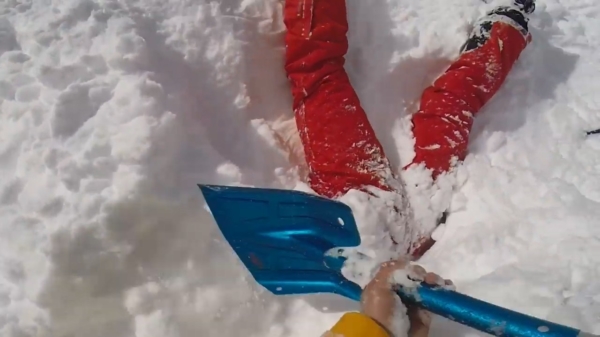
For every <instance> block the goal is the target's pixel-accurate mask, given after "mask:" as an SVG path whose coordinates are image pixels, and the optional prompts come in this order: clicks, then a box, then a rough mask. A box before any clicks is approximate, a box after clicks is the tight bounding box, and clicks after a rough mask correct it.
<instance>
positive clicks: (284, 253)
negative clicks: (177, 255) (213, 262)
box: [200, 185, 361, 299]
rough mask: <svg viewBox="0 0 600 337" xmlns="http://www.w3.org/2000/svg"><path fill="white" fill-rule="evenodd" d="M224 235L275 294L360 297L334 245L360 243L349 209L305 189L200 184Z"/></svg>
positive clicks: (256, 278)
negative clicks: (332, 254) (332, 251)
mask: <svg viewBox="0 0 600 337" xmlns="http://www.w3.org/2000/svg"><path fill="white" fill-rule="evenodd" d="M200 189H201V190H202V193H203V194H204V198H205V200H206V203H207V204H208V206H209V208H210V210H211V212H212V215H213V217H214V218H215V220H216V222H217V225H218V226H219V229H220V230H221V232H222V233H223V236H224V237H225V239H226V240H227V242H229V244H230V245H231V247H232V248H233V250H234V251H235V252H236V254H237V255H238V257H239V258H240V259H241V260H242V262H243V263H244V265H245V266H246V268H248V270H249V271H250V273H251V274H252V276H253V277H254V279H255V280H256V281H257V282H258V283H259V284H261V285H262V286H264V287H265V288H267V289H268V290H269V291H271V292H272V293H274V294H280V295H288V294H311V293H335V294H339V295H342V296H346V297H350V298H352V299H358V298H359V297H360V292H361V289H360V287H359V286H358V285H356V284H355V283H353V282H350V281H348V280H347V279H346V278H344V277H343V276H342V274H341V272H340V269H341V267H342V264H343V259H341V258H335V257H325V253H326V252H327V251H329V250H330V249H332V248H336V247H353V246H357V245H359V244H360V235H359V233H358V229H357V228H356V223H355V222H354V217H353V215H352V211H351V210H350V208H349V207H348V206H346V205H344V204H342V203H339V202H335V201H332V200H329V199H325V198H322V197H319V196H314V195H311V194H307V193H301V192H294V191H283V190H270V189H259V188H241V187H224V186H209V185H200Z"/></svg>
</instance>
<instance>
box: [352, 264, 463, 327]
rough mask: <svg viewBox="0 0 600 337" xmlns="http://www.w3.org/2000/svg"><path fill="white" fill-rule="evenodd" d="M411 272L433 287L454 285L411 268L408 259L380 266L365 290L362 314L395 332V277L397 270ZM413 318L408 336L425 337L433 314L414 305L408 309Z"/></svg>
mask: <svg viewBox="0 0 600 337" xmlns="http://www.w3.org/2000/svg"><path fill="white" fill-rule="evenodd" d="M402 269H408V271H409V272H410V274H411V275H414V276H415V278H416V279H417V280H420V281H421V280H422V281H424V282H426V283H428V284H431V285H436V284H437V285H451V284H452V282H451V281H449V280H444V279H442V278H441V277H440V276H438V275H436V274H434V273H427V271H425V269H423V267H421V266H416V265H409V263H408V261H407V260H404V259H401V260H397V261H390V262H386V263H384V264H382V265H381V267H380V269H379V270H378V272H377V274H376V275H375V277H374V278H373V280H371V282H370V283H369V284H367V286H366V287H365V289H364V290H363V293H362V297H361V310H362V313H363V314H365V315H367V316H369V317H371V318H372V319H373V320H375V321H376V322H378V323H379V324H380V325H382V326H383V327H384V328H386V329H387V330H388V331H392V320H393V319H394V309H395V308H396V299H397V296H398V295H397V294H396V292H395V291H394V283H393V281H392V275H393V274H394V272H395V271H397V270H402ZM407 314H408V317H409V319H410V330H409V332H408V336H409V337H426V336H427V335H428V334H429V326H430V325H431V314H430V313H429V312H427V311H425V310H421V309H419V308H417V307H415V306H408V313H407Z"/></svg>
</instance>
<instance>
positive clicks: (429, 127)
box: [412, 6, 533, 177]
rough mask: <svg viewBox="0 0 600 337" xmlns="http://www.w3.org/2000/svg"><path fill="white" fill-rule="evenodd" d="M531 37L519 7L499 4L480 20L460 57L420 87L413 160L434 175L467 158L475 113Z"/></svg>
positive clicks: (485, 101)
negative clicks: (425, 87)
mask: <svg viewBox="0 0 600 337" xmlns="http://www.w3.org/2000/svg"><path fill="white" fill-rule="evenodd" d="M530 9H531V8H530ZM531 11H533V9H531ZM530 41H531V36H530V34H529V32H528V19H527V17H526V14H525V13H524V12H523V11H522V10H521V8H519V7H517V6H515V7H499V8H497V9H495V10H494V11H492V12H490V13H489V14H488V15H486V16H485V17H484V18H482V19H481V20H480V21H479V22H478V24H477V26H476V27H475V29H474V31H473V33H472V34H471V36H470V37H469V40H468V41H467V42H466V43H465V45H464V46H463V49H462V52H461V55H460V58H459V59H458V60H457V61H456V62H454V63H453V64H452V65H451V66H450V68H449V69H448V70H447V71H446V72H445V73H444V74H443V75H442V76H440V77H439V78H438V79H437V80H436V81H435V82H434V83H433V85H432V86H430V87H429V88H427V89H425V91H424V92H423V95H422V97H421V105H420V110H419V111H418V112H417V113H416V114H415V115H414V116H413V118H412V122H413V134H414V136H415V153H416V156H415V158H414V160H413V163H416V164H421V163H422V164H424V165H425V167H427V168H429V169H431V170H432V172H433V176H434V177H436V176H438V175H439V174H441V173H444V172H448V171H449V170H450V169H451V168H452V167H453V166H454V164H455V163H457V162H459V161H462V160H463V159H464V158H465V156H466V154H467V145H468V141H469V133H470V131H471V126H472V124H473V117H474V116H475V115H476V114H477V113H478V112H479V110H480V109H481V108H482V107H483V105H485V104H486V103H487V102H488V101H489V100H490V99H491V98H492V96H494V94H496V92H497V91H498V90H499V89H500V86H501V85H502V84H503V83H504V80H505V79H506V76H507V75H508V73H509V71H510V69H511V68H512V67H513V65H514V63H515V62H516V61H517V59H518V58H519V55H520V54H521V52H522V51H523V50H524V49H525V47H526V46H527V44H528V43H529V42H530Z"/></svg>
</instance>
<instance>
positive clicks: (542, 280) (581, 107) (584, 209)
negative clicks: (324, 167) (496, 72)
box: [0, 0, 600, 337]
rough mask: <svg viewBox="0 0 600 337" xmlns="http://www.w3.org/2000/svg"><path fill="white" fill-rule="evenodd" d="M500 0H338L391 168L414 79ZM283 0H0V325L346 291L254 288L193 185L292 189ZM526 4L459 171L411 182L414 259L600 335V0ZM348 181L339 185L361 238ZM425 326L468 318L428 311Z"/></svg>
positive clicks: (405, 142) (316, 325)
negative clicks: (445, 213)
mask: <svg viewBox="0 0 600 337" xmlns="http://www.w3.org/2000/svg"><path fill="white" fill-rule="evenodd" d="M501 2H506V1H495V2H493V3H490V4H485V3H483V2H482V1H481V0H419V1H413V0H347V3H348V12H349V13H348V15H349V21H350V32H349V37H350V50H349V53H348V56H347V70H348V72H349V74H350V77H351V80H352V82H353V84H354V85H355V88H356V90H357V91H358V93H359V96H360V97H361V100H362V103H363V105H364V107H365V109H366V110H367V111H368V113H369V117H370V119H371V121H372V123H373V125H374V128H375V129H376V131H377V133H378V135H379V137H380V140H381V141H382V143H383V145H384V147H385V149H386V152H387V154H388V156H389V157H390V159H391V160H392V162H393V163H394V165H395V167H397V168H398V169H399V168H400V167H402V164H404V163H406V162H407V161H410V155H411V154H410V135H408V134H407V128H406V116H408V115H409V114H410V113H412V112H414V111H415V109H416V107H417V103H418V98H419V95H420V93H421V90H422V89H423V88H424V87H425V86H427V85H428V84H429V83H431V81H432V80H433V79H434V78H435V77H436V76H438V75H439V74H440V73H441V72H442V71H443V70H444V68H445V67H447V66H448V65H449V63H450V62H451V60H452V59H454V58H455V57H456V56H457V54H458V50H459V48H460V46H461V45H462V44H463V42H464V41H465V39H466V37H467V34H468V32H469V29H470V28H471V24H472V23H473V22H474V21H475V20H476V19H477V18H479V17H480V16H481V15H482V14H483V13H485V12H486V11H487V10H489V9H490V8H491V7H492V6H494V5H495V4H498V3H501ZM281 6H282V1H277V0H220V1H208V0H121V1H117V0H3V1H0V336H3V337H34V336H35V337H38V336H44V337H47V336H52V337H78V336H86V337H100V336H103V337H104V336H111V337H120V336H139V337H142V336H144V337H145V336H152V337H179V336H182V337H185V336H190V337H191V336H201V337H217V336H218V337H234V336H236V337H237V336H247V337H253V336H256V337H306V336H320V335H321V333H323V331H325V330H326V329H328V328H329V327H331V325H332V324H334V323H335V321H336V320H337V319H338V318H339V317H340V315H341V314H342V313H343V312H344V311H348V310H356V309H357V305H356V303H352V302H350V301H349V300H344V299H341V298H339V297H335V296H329V295H314V296H307V297H283V298H282V297H275V296H273V295H271V294H269V293H267V292H266V291H264V290H263V289H262V288H260V287H259V286H258V285H256V284H255V283H254V282H253V280H252V278H251V277H250V275H249V274H248V272H247V271H246V270H245V269H244V267H243V266H242V265H241V263H240V262H239V261H238V260H237V258H236V257H235V256H234V254H233V252H232V251H231V249H230V248H229V246H228V245H227V243H226V242H224V240H223V238H222V237H221V234H220V233H219V232H218V230H217V227H216V226H215V224H214V221H213V219H212V217H211V215H210V213H209V212H208V211H207V210H206V207H205V204H204V201H203V199H202V196H201V194H200V192H199V190H198V188H197V186H196V184H197V183H212V184H228V185H247V186H259V187H276V188H288V189H291V188H296V189H303V188H304V189H306V188H305V187H302V186H303V185H302V184H301V183H298V179H299V178H302V176H303V169H302V163H301V160H298V156H300V157H301V151H300V152H298V150H297V147H296V150H292V151H291V152H292V153H291V154H289V155H288V153H287V152H286V146H288V145H289V144H290V142H291V144H293V143H294V142H293V138H294V135H293V130H292V131H291V132H290V123H289V119H290V118H291V116H292V115H291V99H290V94H289V88H288V83H287V80H286V78H285V74H284V71H283V51H284V45H283V34H284V29H285V28H284V26H283V24H282V19H281ZM537 7H538V8H537V11H536V13H535V14H534V15H533V16H532V21H531V26H532V28H531V31H532V34H533V39H534V40H533V43H532V44H531V45H530V46H529V47H528V49H527V50H526V51H525V52H524V53H523V55H522V57H521V59H520V60H519V62H518V63H517V64H516V66H515V67H514V69H513V72H512V73H511V75H510V76H509V78H508V80H507V82H506V84H505V86H504V87H503V89H502V90H501V91H500V93H499V94H498V95H497V96H496V97H495V98H494V99H493V101H492V102H490V103H489V104H488V105H487V106H486V107H485V108H484V110H483V111H482V113H481V114H480V115H479V116H477V118H476V123H475V126H474V129H473V132H472V142H471V146H470V155H469V156H468V157H467V159H466V162H465V164H464V165H463V166H462V167H461V168H460V169H459V170H458V172H457V177H458V178H459V179H458V180H456V181H457V182H458V183H457V184H456V186H454V187H448V185H445V186H444V187H439V186H431V187H427V188H426V190H427V192H428V193H431V194H430V195H429V197H427V198H423V195H425V194H423V193H421V194H419V191H412V192H410V193H411V197H412V198H414V199H413V204H414V205H415V208H418V209H420V211H419V210H416V213H418V214H421V216H423V217H427V216H432V214H434V213H433V212H432V210H436V209H438V208H440V207H443V206H445V205H446V204H448V203H450V205H451V211H452V212H451V215H450V217H449V219H448V222H447V224H446V225H443V226H442V227H441V228H440V229H439V230H438V231H437V232H436V233H435V237H436V238H437V239H438V240H439V241H438V242H437V244H436V245H435V246H434V247H433V249H432V250H431V251H430V252H428V253H427V254H426V255H425V256H424V257H423V258H422V259H421V261H419V262H420V263H422V264H423V265H424V266H425V267H426V268H427V269H428V270H430V271H434V272H437V273H439V274H441V275H443V276H444V277H445V278H450V279H452V280H453V281H454V283H455V284H456V288H457V290H458V291H460V292H462V293H465V294H468V295H471V296H475V297H477V298H480V299H483V300H486V301H490V302H492V303H495V304H499V305H502V306H505V307H507V308H510V309H514V310H518V311H521V312H524V313H527V314H531V315H535V316H537V317H540V318H544V319H549V320H552V321H555V322H558V323H563V324H568V325H571V326H574V327H576V328H580V329H584V330H586V331H589V332H591V333H596V334H599V333H600V280H599V279H600V254H598V251H600V136H591V137H587V138H586V137H585V136H584V131H585V130H587V129H590V128H600V95H598V92H600V82H599V79H600V26H599V25H598V17H600V2H598V1H597V0H538V6H537ZM278 118H280V119H278ZM275 121H277V122H275ZM281 121H283V122H281ZM285 121H288V122H285ZM291 124H292V125H291V126H292V129H293V123H291ZM278 125H279V126H281V125H283V126H285V128H287V129H285V128H284V129H285V130H284V131H285V132H283V131H281V130H279V131H278V132H279V133H274V132H273V130H274V129H277V127H278ZM292 148H293V146H292ZM287 150H290V149H289V148H287ZM298 153H300V155H299V154H298ZM298 165H300V169H299V168H298V167H296V166H298ZM411 175H412V176H413V177H415V176H416V177H419V176H420V175H422V174H419V172H412V173H410V172H409V173H407V177H408V178H410V176H411ZM415 179H417V180H415V181H423V180H422V179H421V178H415ZM407 181H408V182H409V183H410V182H411V180H410V179H407ZM449 191H451V192H452V193H451V194H450V193H449ZM421 192H423V191H421ZM352 193H354V195H352ZM449 196H451V199H450V198H449ZM361 198H364V196H360V193H356V192H355V191H354V192H351V194H350V195H348V196H346V201H348V202H349V203H350V204H352V203H353V202H354V207H355V208H357V207H358V209H356V211H357V214H358V215H357V220H358V222H359V226H360V227H361V231H362V233H363V234H364V235H365V242H366V243H368V242H372V243H373V244H376V242H377V240H376V238H375V239H374V238H373V237H372V236H371V237H369V236H368V235H366V234H365V233H367V234H368V232H369V228H371V232H369V233H371V234H373V233H375V232H374V230H373V228H377V226H380V225H381V224H377V223H372V222H373V221H376V219H377V216H376V215H373V214H371V213H369V211H368V205H364V203H363V204H361V203H358V202H357V201H360V200H362V199H361ZM428 198H433V199H432V200H433V201H432V200H427V199H428ZM361 207H363V209H362V210H361V209H360V208H361ZM361 212H362V213H361ZM419 212H420V213H419ZM365 228H366V229H367V230H366V232H365ZM369 240H371V241H369ZM372 247H375V246H372ZM372 247H371V248H372ZM367 248H369V247H367ZM382 248H385V247H383V246H379V250H378V251H377V249H375V250H374V251H373V253H374V254H379V256H382V254H383V255H385V254H386V252H385V251H384V250H382ZM431 335H432V336H445V337H451V336H483V334H480V333H477V332H475V331H473V330H470V329H467V328H465V327H462V326H460V325H458V324H455V323H452V322H449V321H446V320H443V319H436V320H435V321H434V329H433V331H432V334H431Z"/></svg>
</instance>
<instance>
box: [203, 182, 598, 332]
mask: <svg viewBox="0 0 600 337" xmlns="http://www.w3.org/2000/svg"><path fill="white" fill-rule="evenodd" d="M199 186H200V189H201V190H202V193H203V194H204V198H205V200H206V203H207V204H208V206H209V208H210V211H211V213H212V215H213V217H214V218H215V221H216V223H217V226H218V227H219V229H220V230H221V232H222V233H223V236H224V237H225V239H226V240H227V242H228V243H229V244H230V245H231V247H232V248H233V250H234V251H235V253H236V254H237V256H238V257H239V258H240V259H241V260H242V262H243V263H244V265H245V266H246V268H248V270H249V271H250V273H251V274H252V276H253V277H254V279H255V280H256V281H257V282H258V283H259V284H261V285H262V286H263V287H265V288H266V289H267V290H269V291H270V292H271V293H273V294H275V295H291V294H311V293H335V294H339V295H342V296H345V297H348V298H350V299H353V300H356V301H358V300H359V299H360V294H361V288H360V286H358V285H357V284H355V283H353V282H351V281H349V280H347V279H346V278H344V276H342V273H341V268H342V266H343V264H344V261H345V259H344V258H343V257H340V256H336V254H335V252H336V251H337V249H336V248H345V247H354V246H358V245H359V244H360V236H359V233H358V229H357V227H356V223H355V221H354V217H353V215H352V211H351V209H350V208H349V207H348V206H346V205H345V204H343V203H340V202H337V201H333V200H330V199H326V198H322V197H318V196H315V195H311V194H307V193H303V192H297V191H287V190H274V189H260V188H245V187H227V186H213V185H199ZM398 295H399V296H400V297H401V298H402V300H403V301H405V303H411V304H415V305H418V306H419V307H421V308H424V309H426V310H429V311H430V312H433V313H435V314H437V315H440V316H443V317H445V318H448V319H450V320H452V321H455V322H458V323H461V324H464V325H467V326H469V327H472V328H474V329H477V330H479V331H482V332H486V333H489V334H492V335H496V336H510V337H576V336H579V337H594V335H590V334H586V333H584V332H581V331H579V330H576V329H573V328H569V327H566V326H562V325H558V324H554V323H551V322H548V321H544V320H541V319H537V318H534V317H531V316H527V315H524V314H521V313H518V312H515V311H511V310H508V309H505V308H501V307H498V306H495V305H492V304H490V303H487V302H483V301H480V300H477V299H475V298H472V297H469V296H466V295H462V294H460V293H457V292H454V291H450V290H447V289H443V288H440V287H432V286H429V285H426V284H421V285H419V286H418V287H416V288H400V289H399V290H398ZM596 337H597V336H596Z"/></svg>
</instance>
